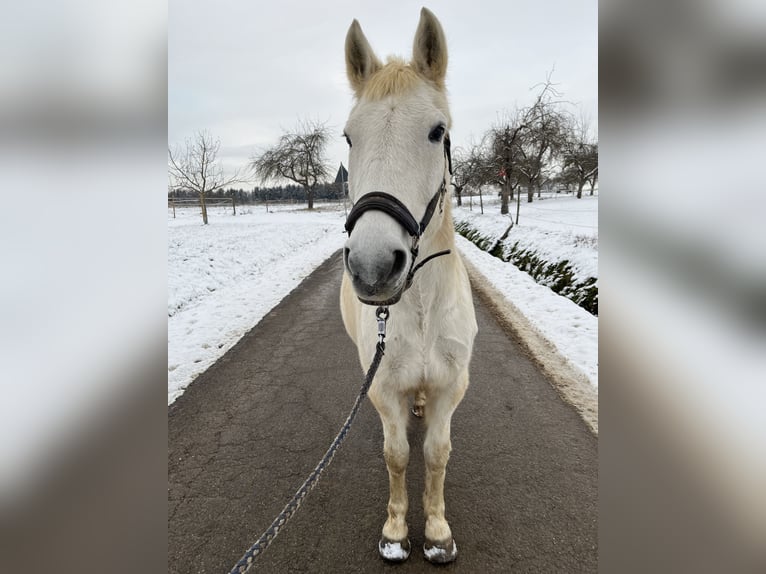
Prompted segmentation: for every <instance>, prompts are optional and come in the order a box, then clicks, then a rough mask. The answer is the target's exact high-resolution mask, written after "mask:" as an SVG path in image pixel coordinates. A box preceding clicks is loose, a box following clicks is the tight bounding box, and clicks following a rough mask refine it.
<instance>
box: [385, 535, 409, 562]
mask: <svg viewBox="0 0 766 574" xmlns="http://www.w3.org/2000/svg"><path fill="white" fill-rule="evenodd" d="M378 552H380V556H381V558H383V559H385V560H388V561H389V562H404V561H405V560H407V558H409V556H410V539H409V538H405V539H404V540H399V541H397V542H395V541H393V540H389V539H388V538H386V537H385V536H384V537H383V538H381V539H380V542H378Z"/></svg>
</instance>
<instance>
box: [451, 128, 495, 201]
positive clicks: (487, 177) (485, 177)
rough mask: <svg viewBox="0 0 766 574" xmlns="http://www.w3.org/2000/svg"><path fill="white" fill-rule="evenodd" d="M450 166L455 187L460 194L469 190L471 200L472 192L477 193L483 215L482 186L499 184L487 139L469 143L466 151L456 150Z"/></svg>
mask: <svg viewBox="0 0 766 574" xmlns="http://www.w3.org/2000/svg"><path fill="white" fill-rule="evenodd" d="M452 165H453V168H454V169H453V172H454V174H453V179H454V182H455V187H456V188H458V187H459V188H460V193H461V194H462V192H463V190H464V189H469V190H471V192H472V193H471V197H472V198H473V191H477V192H478V193H479V204H480V207H481V212H482V213H484V201H483V198H482V189H483V188H484V186H487V185H498V184H499V183H500V179H499V176H498V168H497V165H496V163H495V160H494V156H493V154H492V152H491V147H490V146H489V145H488V143H487V137H486V136H485V137H484V139H483V140H482V141H481V142H480V143H474V142H471V143H470V148H469V149H467V150H466V149H463V148H457V149H456V150H455V153H454V154H453V160H452ZM458 205H460V203H458Z"/></svg>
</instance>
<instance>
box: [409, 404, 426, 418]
mask: <svg viewBox="0 0 766 574" xmlns="http://www.w3.org/2000/svg"><path fill="white" fill-rule="evenodd" d="M423 411H424V408H423V405H414V406H413V407H412V414H413V415H415V416H416V417H418V418H419V419H422V418H423Z"/></svg>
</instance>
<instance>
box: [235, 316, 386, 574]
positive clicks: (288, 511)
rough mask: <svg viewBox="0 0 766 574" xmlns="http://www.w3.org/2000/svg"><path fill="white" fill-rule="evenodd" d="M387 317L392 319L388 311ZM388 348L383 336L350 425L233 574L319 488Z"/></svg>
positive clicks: (264, 546)
mask: <svg viewBox="0 0 766 574" xmlns="http://www.w3.org/2000/svg"><path fill="white" fill-rule="evenodd" d="M386 317H388V311H387V310H386ZM385 348H386V344H385V342H384V341H383V337H381V338H380V341H378V343H377V345H376V346H375V357H374V358H373V360H372V364H371V365H370V369H369V370H368V371H367V376H366V377H365V379H364V383H363V384H362V388H361V389H360V390H359V395H358V396H357V397H356V402H354V406H353V407H351V412H350V413H349V415H348V418H346V422H345V423H343V426H342V427H341V429H340V432H339V433H338V436H336V437H335V440H334V441H333V442H332V444H331V445H330V448H329V449H327V452H326V453H325V455H324V456H323V457H322V460H320V461H319V463H318V464H317V465H316V467H315V468H314V470H313V471H311V474H310V475H309V477H308V478H307V479H306V481H305V482H304V483H303V484H302V485H301V487H300V488H299V489H298V490H297V492H296V493H295V494H294V495H293V497H292V499H291V500H290V502H288V503H287V505H286V506H285V507H284V508H283V509H282V512H280V513H279V515H278V516H277V517H276V518H275V519H274V522H272V523H271V526H269V527H268V528H267V529H266V532H264V533H263V534H261V537H260V538H259V539H258V540H257V541H256V542H255V544H253V545H252V546H251V547H250V548H249V549H248V550H247V552H245V555H244V556H242V558H240V559H239V562H237V563H236V564H235V565H234V568H232V569H231V571H230V572H229V574H242V573H243V572H247V571H248V570H249V569H250V566H252V565H253V562H255V559H256V558H257V557H258V556H259V555H260V554H261V553H263V551H264V550H266V549H267V548H268V547H269V545H270V544H271V543H272V542H273V541H274V539H275V538H276V537H277V534H279V531H280V529H281V528H282V527H283V526H284V525H285V524H287V521H288V520H290V518H291V517H292V516H293V514H295V512H296V511H297V510H298V508H299V507H300V505H301V503H302V502H303V499H305V498H306V496H307V495H308V493H309V492H311V490H312V489H313V488H314V487H315V486H316V483H317V481H318V480H319V477H320V476H321V475H322V472H323V471H324V469H326V468H327V467H328V466H330V463H331V462H332V459H333V458H334V457H335V453H336V452H337V450H338V449H339V448H340V446H341V444H342V443H343V440H344V439H345V438H346V434H348V430H349V428H350V427H351V423H353V422H354V418H356V413H357V412H358V411H359V407H360V406H361V405H362V401H363V400H364V397H365V396H367V391H369V390H370V385H371V384H372V379H373V377H374V376H375V373H376V372H377V370H378V366H379V365H380V360H381V359H382V358H383V355H384V352H383V351H384V350H385Z"/></svg>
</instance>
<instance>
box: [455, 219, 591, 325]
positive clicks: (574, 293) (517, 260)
mask: <svg viewBox="0 0 766 574" xmlns="http://www.w3.org/2000/svg"><path fill="white" fill-rule="evenodd" d="M455 231H457V232H458V233H459V234H460V235H462V236H463V237H465V238H466V239H468V240H469V241H470V242H471V243H473V244H474V245H476V246H477V247H478V248H479V249H481V250H482V251H487V252H488V253H489V254H490V255H492V256H494V257H497V258H498V259H501V260H502V261H505V262H506V263H508V262H510V263H513V264H514V265H515V266H516V267H518V268H519V269H521V270H522V271H525V272H526V273H528V274H529V275H530V276H531V277H532V278H533V279H534V280H535V281H536V282H537V283H539V284H540V285H545V286H546V287H549V288H550V289H551V290H552V291H554V292H555V293H558V294H559V295H563V296H564V297H566V298H568V299H571V300H572V301H574V302H575V303H577V304H578V305H579V306H580V307H582V308H583V309H585V310H586V311H588V312H589V313H591V314H593V315H596V316H598V287H597V286H596V277H588V278H587V279H586V280H585V281H581V282H579V283H575V279H574V275H575V273H574V270H573V269H572V265H571V263H570V262H569V260H568V259H564V260H563V261H554V262H548V261H545V260H544V259H543V258H542V256H540V255H538V254H537V253H536V252H535V251H533V250H531V249H522V248H521V247H519V243H518V242H516V243H514V244H512V245H508V244H506V243H505V242H503V241H497V240H495V239H493V238H491V237H485V236H483V235H481V233H480V232H479V231H478V230H477V229H474V228H473V227H471V225H470V224H469V223H467V222H465V221H461V222H456V223H455Z"/></svg>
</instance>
